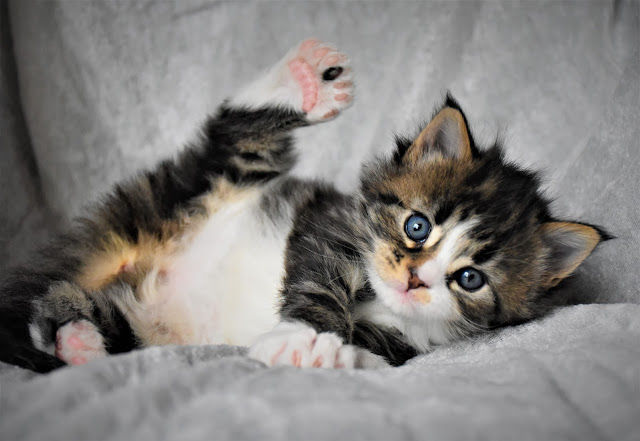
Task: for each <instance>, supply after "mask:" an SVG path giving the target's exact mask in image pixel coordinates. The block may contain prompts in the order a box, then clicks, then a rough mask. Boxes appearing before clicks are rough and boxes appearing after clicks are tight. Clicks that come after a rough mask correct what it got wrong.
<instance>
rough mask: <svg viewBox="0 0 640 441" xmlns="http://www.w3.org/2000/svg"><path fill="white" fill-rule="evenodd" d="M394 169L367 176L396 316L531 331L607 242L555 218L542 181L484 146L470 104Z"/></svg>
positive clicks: (375, 263)
mask: <svg viewBox="0 0 640 441" xmlns="http://www.w3.org/2000/svg"><path fill="white" fill-rule="evenodd" d="M396 144H397V148H396V151H395V153H394V155H393V157H392V158H387V159H380V160H378V161H377V162H374V163H372V164H369V165H368V166H366V167H365V169H364V171H363V174H362V179H361V195H360V197H362V198H363V204H361V207H362V210H363V215H364V217H365V219H366V222H367V223H368V227H369V228H368V229H369V232H370V237H369V238H368V240H367V244H366V249H367V252H366V253H365V259H366V263H367V272H368V276H369V279H370V282H371V285H372V287H373V289H374V291H375V292H376V294H377V296H378V298H379V299H380V300H381V301H382V302H383V304H384V305H386V306H387V307H388V308H389V309H390V310H391V311H392V312H393V313H395V314H397V315H400V316H402V317H405V318H408V319H411V318H415V319H428V320H441V321H443V322H445V323H448V324H451V325H459V326H457V328H459V329H464V328H465V325H468V326H467V328H472V327H474V326H475V325H477V326H481V327H487V326H497V325H502V324H510V323H517V322H521V321H524V320H527V319H530V318H533V317H536V316H539V315H541V314H542V313H544V312H546V311H547V310H548V309H549V305H548V301H547V300H548V297H549V295H550V294H549V293H548V292H549V290H551V289H552V288H553V287H555V286H556V285H557V284H558V283H559V282H560V281H562V280H563V279H565V278H566V277H567V276H569V275H570V274H571V273H572V272H573V271H574V270H575V269H576V268H577V267H578V266H579V265H580V264H581V263H582V262H583V261H584V259H585V258H586V257H587V256H589V254H590V253H591V252H592V251H593V250H594V248H595V247H596V245H597V244H598V243H599V242H601V241H602V240H604V239H606V238H607V236H606V233H604V232H603V231H602V230H600V229H599V228H597V227H594V226H591V225H587V224H582V223H577V222H569V221H564V220H557V219H554V218H553V217H552V215H551V213H550V209H549V201H548V200H547V199H546V198H545V197H544V196H543V194H542V192H541V189H540V181H539V179H538V177H537V175H536V174H535V173H533V172H531V171H528V170H525V169H523V168H520V167H518V166H516V165H514V164H512V163H510V162H507V161H506V160H505V158H504V156H503V152H502V149H501V147H500V146H499V145H498V143H496V144H495V145H493V146H492V147H490V148H488V149H484V150H480V149H478V148H477V147H476V144H475V142H474V139H473V137H472V135H471V132H470V130H469V126H468V123H467V119H466V117H465V115H464V113H463V111H462V110H461V108H460V106H459V105H458V103H457V102H456V101H455V100H454V99H453V98H451V97H450V96H447V99H446V102H445V104H444V105H443V106H442V107H441V108H440V109H439V111H437V112H436V114H435V116H434V117H433V119H432V120H431V122H430V123H429V124H428V125H427V126H426V127H425V128H424V130H422V131H421V132H420V133H419V134H418V135H417V136H416V137H415V138H413V139H408V138H398V139H397V140H396Z"/></svg>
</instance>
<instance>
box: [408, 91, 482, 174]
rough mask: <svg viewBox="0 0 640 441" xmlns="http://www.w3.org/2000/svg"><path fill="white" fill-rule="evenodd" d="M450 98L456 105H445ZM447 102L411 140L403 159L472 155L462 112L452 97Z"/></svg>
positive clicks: (467, 129)
mask: <svg viewBox="0 0 640 441" xmlns="http://www.w3.org/2000/svg"><path fill="white" fill-rule="evenodd" d="M450 100H451V102H452V104H455V106H456V107H451V106H449V105H447V104H449V101H450ZM447 104H446V105H445V107H444V108H443V109H442V110H440V112H438V114H437V115H436V116H435V117H433V119H432V120H431V122H430V123H429V124H428V125H427V127H426V128H425V129H424V130H422V132H420V134H419V135H418V137H417V138H416V139H415V140H414V141H413V143H412V144H411V146H410V147H409V149H408V150H407V152H406V154H405V155H404V161H406V162H408V163H412V164H415V163H417V162H418V161H420V160H421V159H423V158H427V157H429V156H431V155H441V156H443V157H445V158H458V159H471V158H472V157H473V150H472V149H473V147H472V140H471V137H470V135H469V128H468V127H467V121H466V119H465V117H464V114H463V113H462V111H461V110H460V109H459V108H458V107H459V106H457V103H455V101H453V99H451V98H450V99H448V100H447Z"/></svg>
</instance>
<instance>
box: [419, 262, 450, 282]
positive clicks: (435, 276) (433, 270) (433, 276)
mask: <svg viewBox="0 0 640 441" xmlns="http://www.w3.org/2000/svg"><path fill="white" fill-rule="evenodd" d="M415 273H416V275H417V276H418V278H419V279H420V280H422V283H424V284H425V286H427V287H432V286H434V285H436V284H437V283H438V280H439V279H440V278H442V277H443V274H442V270H441V268H440V265H439V264H438V262H436V261H435V259H431V260H427V261H426V262H425V263H423V264H422V265H420V267H419V268H417V269H416V271H415Z"/></svg>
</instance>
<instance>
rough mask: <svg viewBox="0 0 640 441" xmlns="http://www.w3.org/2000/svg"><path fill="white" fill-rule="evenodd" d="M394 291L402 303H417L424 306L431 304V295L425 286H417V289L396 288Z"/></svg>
mask: <svg viewBox="0 0 640 441" xmlns="http://www.w3.org/2000/svg"><path fill="white" fill-rule="evenodd" d="M395 291H396V292H397V293H398V297H400V301H401V302H402V303H419V304H422V305H426V304H427V303H429V302H431V293H430V292H429V290H428V289H427V287H425V286H419V287H417V288H408V287H407V288H402V289H398V288H396V289H395Z"/></svg>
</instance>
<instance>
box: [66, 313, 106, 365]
mask: <svg viewBox="0 0 640 441" xmlns="http://www.w3.org/2000/svg"><path fill="white" fill-rule="evenodd" d="M106 355H107V351H106V349H105V346H104V338H103V337H102V335H101V334H100V331H99V330H98V328H97V327H96V326H95V325H94V324H93V323H91V322H90V321H88V320H78V321H76V322H70V323H67V324H66V325H64V326H61V327H60V328H59V329H58V332H57V334H56V357H58V358H59V359H60V360H62V361H64V362H65V363H67V364H72V365H78V364H85V363H87V362H89V361H91V360H94V359H96V358H102V357H105V356H106Z"/></svg>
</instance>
